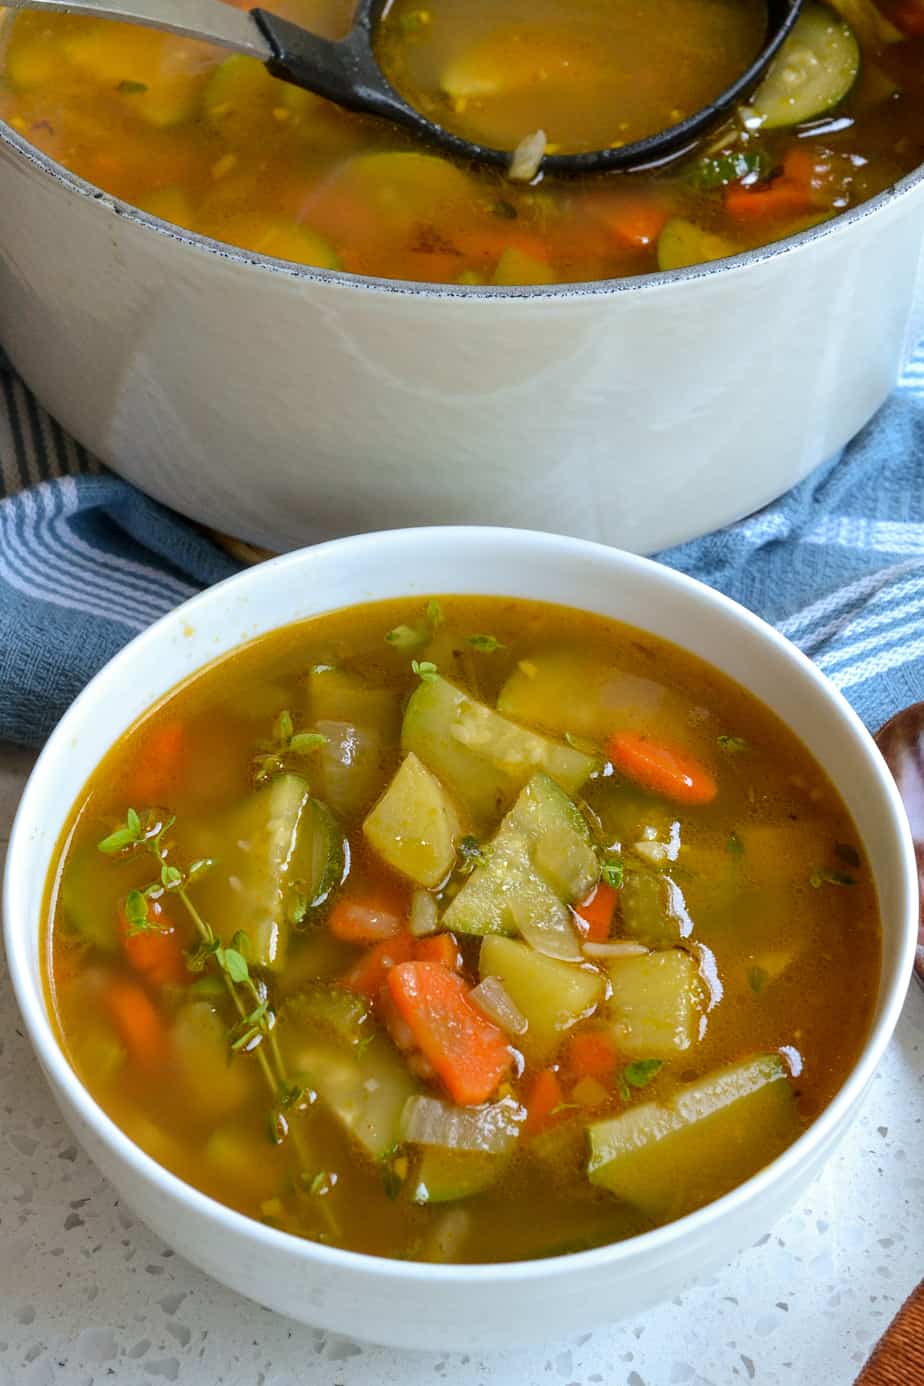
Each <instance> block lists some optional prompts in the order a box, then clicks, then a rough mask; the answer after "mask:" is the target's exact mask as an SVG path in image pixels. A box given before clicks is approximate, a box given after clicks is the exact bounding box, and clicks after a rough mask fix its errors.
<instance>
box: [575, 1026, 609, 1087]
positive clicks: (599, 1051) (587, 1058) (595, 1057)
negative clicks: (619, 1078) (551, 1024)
mask: <svg viewBox="0 0 924 1386" xmlns="http://www.w3.org/2000/svg"><path fill="white" fill-rule="evenodd" d="M565 1062H566V1064H567V1066H568V1071H569V1073H571V1074H572V1076H573V1077H574V1078H575V1079H578V1078H596V1079H597V1081H598V1082H600V1083H606V1084H607V1085H608V1086H612V1082H613V1076H614V1074H615V1072H616V1045H615V1044H614V1043H613V1040H612V1037H611V1036H610V1035H609V1034H607V1032H606V1030H579V1031H578V1032H577V1034H575V1035H572V1036H571V1039H570V1040H569V1041H568V1048H567V1050H566V1053H565Z"/></svg>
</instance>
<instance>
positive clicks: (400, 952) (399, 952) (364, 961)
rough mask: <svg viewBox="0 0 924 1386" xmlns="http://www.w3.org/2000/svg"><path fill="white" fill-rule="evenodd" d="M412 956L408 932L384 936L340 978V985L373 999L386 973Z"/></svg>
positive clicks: (382, 984) (385, 978)
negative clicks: (389, 936)
mask: <svg viewBox="0 0 924 1386" xmlns="http://www.w3.org/2000/svg"><path fill="white" fill-rule="evenodd" d="M413 956H414V940H413V939H412V938H411V936H410V934H396V935H395V937H394V938H385V939H383V940H382V942H381V943H376V944H374V945H373V947H371V948H369V949H367V950H366V952H365V953H364V954H363V956H362V957H361V958H360V959H359V961H358V962H357V963H354V965H353V966H352V967H351V968H350V970H349V972H347V973H346V974H345V975H344V976H343V977H341V979H340V985H341V986H342V987H346V988H347V990H348V991H355V992H358V993H359V994H360V995H361V996H368V997H369V999H370V1000H371V1001H374V1000H375V998H376V997H377V996H378V994H379V992H380V991H381V990H382V987H383V986H384V985H385V982H386V981H387V979H388V974H389V972H390V971H391V969H392V968H393V967H396V966H397V965H398V963H405V962H410V960H411V959H412V958H413Z"/></svg>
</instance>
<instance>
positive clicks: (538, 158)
mask: <svg viewBox="0 0 924 1386" xmlns="http://www.w3.org/2000/svg"><path fill="white" fill-rule="evenodd" d="M546 144H547V140H546V134H545V131H544V130H534V131H533V133H532V134H531V135H527V136H526V138H525V139H522V140H520V143H519V144H518V145H517V147H516V149H515V150H514V151H513V155H512V157H511V159H510V168H509V170H508V173H507V177H508V178H509V179H510V180H511V182H513V183H531V182H532V181H533V179H534V178H535V176H536V174H537V173H538V172H539V165H540V164H541V163H542V160H543V156H544V155H545V147H546Z"/></svg>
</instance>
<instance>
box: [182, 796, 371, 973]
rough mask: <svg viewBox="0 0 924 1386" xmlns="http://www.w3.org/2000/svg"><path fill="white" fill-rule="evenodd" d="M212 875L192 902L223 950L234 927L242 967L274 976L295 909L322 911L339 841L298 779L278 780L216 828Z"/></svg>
mask: <svg viewBox="0 0 924 1386" xmlns="http://www.w3.org/2000/svg"><path fill="white" fill-rule="evenodd" d="M212 855H213V856H215V857H216V863H217V864H216V869H215V870H214V871H210V872H208V873H207V874H206V875H205V876H203V878H202V880H201V882H197V884H196V887H195V890H196V899H197V901H198V900H201V902H202V908H203V911H204V913H205V914H206V915H207V916H208V918H210V919H214V920H215V921H216V926H217V928H218V930H219V932H220V933H221V936H222V939H223V940H224V941H225V942H229V941H230V935H231V934H232V933H234V931H235V930H236V928H237V926H238V922H239V921H244V922H243V931H244V933H245V934H246V936H247V938H248V940H249V943H250V952H249V961H250V962H251V963H253V964H255V965H256V966H257V967H268V968H273V969H275V970H279V969H281V968H282V967H283V966H284V964H285V958H286V949H287V945H288V935H289V927H290V920H291V917H292V913H293V911H294V909H295V907H296V905H306V906H308V907H311V906H314V905H318V904H321V903H322V902H323V901H324V900H325V899H326V898H327V896H328V895H329V893H330V891H331V890H332V889H333V887H334V885H336V883H337V882H338V881H339V879H340V876H341V873H342V870H343V838H342V834H341V833H340V830H339V828H338V827H337V825H336V823H335V822H334V819H333V817H332V816H331V814H330V812H329V810H328V809H327V808H325V806H324V805H323V804H321V803H319V802H318V801H317V800H316V799H313V798H312V797H311V793H310V790H309V788H308V785H307V783H306V782H305V780H303V779H302V778H301V776H300V775H291V774H286V775H277V776H276V777H275V778H274V779H273V780H271V781H270V783H269V784H268V785H266V786H264V787H263V788H261V789H258V790H255V791H254V793H253V794H251V795H249V796H248V798H247V799H245V801H244V802H243V804H241V806H240V807H239V808H235V809H233V810H232V811H231V813H229V814H228V815H227V816H226V817H225V819H224V820H223V821H222V822H221V824H220V831H219V833H218V834H217V845H216V848H215V850H214V851H213V852H212Z"/></svg>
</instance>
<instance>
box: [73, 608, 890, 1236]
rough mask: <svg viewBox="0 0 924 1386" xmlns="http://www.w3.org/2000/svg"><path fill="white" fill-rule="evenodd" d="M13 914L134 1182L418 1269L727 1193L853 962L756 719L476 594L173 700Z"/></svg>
mask: <svg viewBox="0 0 924 1386" xmlns="http://www.w3.org/2000/svg"><path fill="white" fill-rule="evenodd" d="M46 914H47V918H48V933H47V939H46V945H47V946H46V949H45V957H46V964H47V984H48V991H49V1004H50V1007H51V1009H52V1013H53V1015H54V1017H55V1019H56V1022H57V1025H58V1027H59V1033H60V1037H61V1041H62V1044H63V1046H64V1048H65V1051H66V1053H67V1055H68V1056H69V1059H70V1061H71V1063H72V1064H73V1066H74V1068H75V1070H76V1071H77V1073H78V1074H79V1076H80V1078H81V1080H82V1081H83V1082H84V1083H85V1084H86V1086H87V1088H88V1090H89V1091H90V1093H91V1094H92V1095H93V1097H94V1098H95V1099H96V1101H97V1102H99V1104H100V1105H101V1106H102V1108H103V1109H104V1110H105V1111H106V1112H107V1113H108V1114H109V1115H110V1116H111V1118H112V1119H113V1120H114V1121H115V1122H116V1123H117V1124H118V1125H119V1126H120V1127H122V1129H123V1130H124V1131H125V1132H126V1133H127V1134H128V1135H129V1136H130V1137H131V1138H132V1139H133V1140H134V1141H136V1142H137V1143H138V1144H139V1145H140V1146H141V1147H142V1148H143V1149H144V1150H146V1151H148V1152H149V1154H150V1155H152V1156H153V1157H154V1159H156V1160H157V1161H159V1162H160V1163H161V1164H162V1165H164V1166H165V1167H166V1168H167V1169H169V1170H172V1171H173V1172H175V1173H176V1174H177V1175H179V1176H180V1177H181V1178H182V1179H184V1180H186V1181H188V1182H189V1183H190V1184H192V1185H194V1186H195V1187H196V1188H198V1189H200V1190H202V1191H204V1192H205V1193H207V1194H209V1195H211V1196H213V1197H214V1198H216V1199H218V1200H220V1201H221V1202H223V1203H225V1204H227V1205H228V1206H230V1207H232V1208H235V1209H238V1210H240V1211H241V1212H243V1213H246V1214H248V1215H249V1216H251V1217H253V1218H257V1219H260V1220H262V1221H264V1222H266V1223H268V1224H270V1225H272V1226H274V1227H278V1228H282V1229H285V1230H286V1231H289V1232H292V1233H294V1234H296V1235H299V1236H303V1237H306V1238H310V1239H313V1240H315V1241H320V1242H324V1243H326V1244H329V1245H331V1246H337V1247H344V1248H348V1249H351V1250H355V1251H362V1252H368V1253H372V1254H375V1255H379V1256H391V1257H402V1258H412V1259H418V1260H427V1261H436V1262H438V1261H442V1262H491V1261H505V1260H518V1259H525V1258H535V1257H542V1256H553V1255H558V1254H562V1253H565V1252H568V1251H573V1250H578V1249H583V1248H587V1247H593V1246H598V1245H602V1244H605V1243H609V1242H612V1241H616V1240H620V1239H623V1238H627V1237H631V1236H633V1235H635V1234H637V1233H640V1232H643V1231H645V1230H647V1229H650V1228H653V1227H657V1226H659V1225H661V1224H663V1223H665V1222H668V1221H670V1220H671V1219H674V1218H677V1217H679V1216H681V1215H683V1214H684V1213H686V1212H689V1211H691V1210H693V1209H695V1208H698V1207H700V1206H701V1205H703V1204H704V1203H706V1202H709V1201H710V1200H712V1199H714V1198H716V1197H718V1196H720V1195H721V1194H723V1193H725V1192H727V1191H728V1190H729V1189H731V1188H733V1187H734V1186H735V1185H737V1184H739V1183H740V1182H741V1181H743V1180H745V1179H747V1178H748V1177H750V1176H751V1175H752V1174H754V1173H755V1172H756V1171H757V1170H759V1169H760V1168H761V1167H762V1166H764V1165H765V1164H766V1163H767V1162H768V1161H770V1160H771V1159H773V1158H774V1157H775V1156H776V1155H777V1154H779V1153H780V1152H781V1151H782V1150H783V1149H785V1147H786V1146H788V1145H789V1144H790V1143H791V1142H792V1141H794V1140H795V1139H796V1138H797V1137H798V1136H799V1134H800V1133H801V1132H802V1131H803V1130H804V1129H805V1127H806V1125H807V1124H808V1123H809V1122H811V1120H812V1119H813V1118H814V1117H815V1116H817V1114H818V1113H819V1112H820V1111H821V1110H822V1108H824V1106H825V1105H826V1104H827V1103H828V1102H829V1101H830V1100H831V1098H832V1097H833V1096H834V1094H835V1093H836V1092H837V1090H838V1088H839V1087H840V1085H841V1084H842V1082H843V1081H844V1079H845V1077H846V1076H847V1074H848V1072H849V1071H850V1069H851V1067H852V1065H853V1064H854V1062H855V1060H856V1058H857V1055H858V1053H859V1051H860V1048H861V1047H862V1045H863V1043H864V1040H865V1037H866V1034H867V1031H868V1028H869V1025H870V1022H871V1017H872V1010H873V1005H874V1000H875V995H876V990H877V984H878V975H879V961H880V933H879V922H878V914H877V906H876V897H875V891H874V888H873V884H872V881H871V879H870V874H869V871H868V868H867V865H866V862H865V859H864V854H863V848H862V844H861V843H860V841H859V840H858V837H857V833H856V830H855V828H854V825H853V823H852V822H851V820H850V818H849V817H848V815H847V813H846V811H845V809H844V806H843V804H842V803H841V802H840V800H839V798H838V796H837V794H836V793H835V791H834V790H833V788H832V786H831V785H830V783H829V782H828V780H827V779H826V777H825V776H824V774H823V772H822V771H821V770H820V768H819V767H818V765H817V764H816V763H815V762H814V760H813V759H812V758H811V756H810V755H809V754H808V752H807V751H806V749H805V748H804V747H803V746H802V745H801V743H800V742H798V741H797V740H796V738H795V737H794V736H793V735H792V734H791V733H790V732H789V731H788V730H787V729H786V728H785V727H784V726H783V725H782V724H781V723H780V722H779V720H778V719H777V718H776V717H775V716H774V715H773V714H772V713H770V712H769V711H768V709H766V708H765V707H764V706H762V705H761V704H760V703H758V702H757V701H756V700H755V699H754V698H753V697H751V696H750V695H749V694H748V693H746V692H745V691H744V690H743V689H742V688H740V687H738V686H737V685H735V684H734V683H732V682H731V681H730V680H729V679H727V678H726V677H724V676H723V675H721V674H719V673H718V672H717V671H716V670H714V669H712V668H711V667H709V666H707V665H705V664H703V663H701V662H700V661H698V660H697V659H695V658H693V657H692V656H690V655H688V654H685V653H683V652H682V651H681V650H679V649H677V648H676V647H674V646H671V645H668V644H666V643H665V642H663V641H660V640H657V639H655V638H653V637H651V636H649V635H647V634H644V633H643V632H641V631H638V630H635V629H633V628H630V627H627V626H622V625H619V624H617V623H615V622H611V621H607V620H604V619H602V618H598V617H595V616H591V615H588V614H585V613H581V612H576V611H573V610H570V609H566V608H562V607H554V606H548V605H544V604H539V603H533V602H527V601H520V600H510V599H502V598H461V597H441V598H439V599H438V600H437V599H435V598H434V599H432V600H430V601H429V602H427V603H426V604H425V605H423V604H422V603H418V602H411V601H408V600H401V601H390V602H385V603H377V604H374V605H370V606H365V607H359V608H352V609H349V610H346V611H342V612H337V613H334V614H332V615H329V616H325V617H323V618H319V619H316V620H313V621H310V622H306V623H303V624H300V625H296V626H292V627H289V628H286V629H283V630H281V631H279V632H276V633H274V634H272V635H269V636H266V637H264V638H261V639H260V640H258V641H256V642H254V643H253V644H251V645H249V646H246V647H244V648H243V649H241V650H240V651H238V652H236V653H235V654H233V655H231V656H229V657H226V658H224V659H222V660H220V661H219V662H217V663H216V664H214V665H213V666H211V667H209V668H208V669H206V670H204V671H203V672H201V673H200V674H198V675H196V676H195V677H194V678H192V679H191V680H190V681H188V682H187V683H185V684H184V685H182V686H180V687H179V688H178V689H176V690H175V691H174V692H173V693H171V694H170V695H169V696H168V697H167V698H165V699H164V700H163V701H162V702H161V703H160V704H159V705H158V706H157V707H156V708H155V709H154V710H153V711H152V712H151V713H150V714H149V715H147V716H146V717H145V718H144V719H143V721H142V722H140V723H139V724H138V725H137V726H136V727H134V728H133V729H132V730H131V731H130V732H129V733H128V734H127V735H126V736H124V737H123V738H122V740H121V741H119V742H118V744H117V745H116V746H115V748H114V749H113V750H112V751H111V752H110V754H109V755H108V756H107V758H106V759H105V760H104V762H103V763H102V765H101V766H100V767H99V770H98V771H97V773H96V774H95V775H94V777H93V778H92V779H91V780H90V782H89V784H88V785H87V786H86V788H85V791H84V792H83V794H82V796H81V798H80V801H79V803H78V805H77V806H76V808H75V810H74V813H73V815H72V818H71V821H70V822H69V824H68V827H67V829H66V832H65V834H64V836H63V839H62V843H61V846H60V849H59V852H58V860H57V862H56V865H55V868H54V872H53V879H52V881H51V883H50V886H49V896H48V902H47V910H46ZM845 1018H849V1021H848V1023H845Z"/></svg>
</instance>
